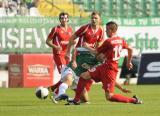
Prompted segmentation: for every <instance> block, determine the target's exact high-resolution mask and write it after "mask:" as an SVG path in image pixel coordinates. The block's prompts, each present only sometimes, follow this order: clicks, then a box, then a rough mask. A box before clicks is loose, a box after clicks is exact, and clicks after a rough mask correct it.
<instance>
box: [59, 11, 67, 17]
mask: <svg viewBox="0 0 160 116" xmlns="http://www.w3.org/2000/svg"><path fill="white" fill-rule="evenodd" d="M64 15H67V17H68V18H69V14H68V13H66V12H61V13H60V14H59V19H60V18H61V16H64Z"/></svg>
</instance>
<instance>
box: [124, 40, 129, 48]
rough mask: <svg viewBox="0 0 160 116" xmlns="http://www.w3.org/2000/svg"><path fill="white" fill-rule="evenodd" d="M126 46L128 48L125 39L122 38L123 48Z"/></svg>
mask: <svg viewBox="0 0 160 116" xmlns="http://www.w3.org/2000/svg"><path fill="white" fill-rule="evenodd" d="M126 48H128V44H127V42H126V41H125V40H123V49H126Z"/></svg>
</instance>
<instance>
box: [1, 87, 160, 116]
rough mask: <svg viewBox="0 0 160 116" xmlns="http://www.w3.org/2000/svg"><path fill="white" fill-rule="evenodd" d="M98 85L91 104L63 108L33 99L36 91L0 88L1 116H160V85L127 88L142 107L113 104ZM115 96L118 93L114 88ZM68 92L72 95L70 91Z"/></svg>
mask: <svg viewBox="0 0 160 116" xmlns="http://www.w3.org/2000/svg"><path fill="white" fill-rule="evenodd" d="M101 88H102V87H101V85H93V86H92V89H91V91H90V93H89V96H90V99H91V104H82V105H79V106H65V105H64V104H65V102H61V103H59V104H53V103H52V102H51V101H50V99H46V100H40V99H38V98H36V97H35V94H34V91H35V88H0V116H12V115H13V116H159V115H160V90H159V88H160V85H129V86H127V88H129V89H131V90H132V92H133V93H132V94H127V96H132V95H134V94H137V95H138V96H139V97H140V98H142V99H143V101H144V104H141V105H135V104H125V103H115V102H109V101H106V100H105V97H104V92H103V90H102V89H101ZM116 92H117V93H120V91H119V90H117V89H116ZM67 93H68V94H69V95H70V96H73V95H74V93H73V92H72V91H71V90H69V91H67Z"/></svg>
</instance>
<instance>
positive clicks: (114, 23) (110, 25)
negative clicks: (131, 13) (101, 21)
mask: <svg viewBox="0 0 160 116" xmlns="http://www.w3.org/2000/svg"><path fill="white" fill-rule="evenodd" d="M107 26H109V28H110V30H111V31H113V32H116V31H117V29H118V25H117V23H116V22H114V21H110V22H108V23H106V27H107Z"/></svg>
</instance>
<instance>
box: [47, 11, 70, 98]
mask: <svg viewBox="0 0 160 116" xmlns="http://www.w3.org/2000/svg"><path fill="white" fill-rule="evenodd" d="M59 21H60V24H59V25H57V26H55V27H53V28H52V30H51V32H50V33H49V35H48V38H47V40H46V44H47V45H48V46H50V47H51V48H52V49H53V59H54V62H55V64H56V66H57V69H58V72H59V73H60V74H61V70H62V67H64V66H65V65H66V64H68V61H67V60H66V59H65V54H66V49H67V44H68V43H69V39H70V38H71V36H72V28H71V26H69V25H68V21H69V14H68V13H66V12H62V13H60V14H59ZM60 85H61V86H64V87H66V84H62V82H60V81H59V82H58V83H56V84H55V85H52V86H49V87H48V88H49V90H50V92H52V91H54V90H55V89H56V88H58V87H59V86H60ZM56 93H58V89H57V91H56ZM50 97H51V99H52V97H53V96H52V95H51V96H50Z"/></svg>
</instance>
